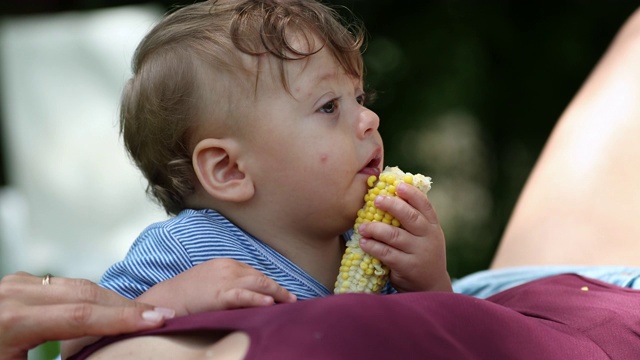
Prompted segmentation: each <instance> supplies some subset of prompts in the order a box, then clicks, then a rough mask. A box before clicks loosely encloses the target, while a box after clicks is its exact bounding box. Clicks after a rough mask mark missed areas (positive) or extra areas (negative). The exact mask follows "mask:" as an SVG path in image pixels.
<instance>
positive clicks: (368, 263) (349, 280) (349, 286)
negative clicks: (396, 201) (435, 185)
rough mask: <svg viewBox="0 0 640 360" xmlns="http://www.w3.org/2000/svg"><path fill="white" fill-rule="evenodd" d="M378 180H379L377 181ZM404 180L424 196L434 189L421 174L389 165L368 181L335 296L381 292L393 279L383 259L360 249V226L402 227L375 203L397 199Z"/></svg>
mask: <svg viewBox="0 0 640 360" xmlns="http://www.w3.org/2000/svg"><path fill="white" fill-rule="evenodd" d="M376 180H378V181H377V182H376ZM400 181H404V182H405V183H408V184H411V185H413V186H415V187H417V188H418V189H420V191H422V192H423V193H425V194H426V193H427V191H429V190H430V189H431V178H430V177H428V176H424V175H421V174H416V175H413V174H411V173H405V172H403V171H402V170H400V169H399V168H398V167H389V166H387V167H386V168H385V169H384V170H383V171H382V173H380V176H379V178H376V176H371V177H369V179H368V180H367V183H368V185H369V191H368V192H367V194H366V195H365V196H364V201H365V205H364V207H363V208H362V209H360V210H358V218H357V219H356V222H355V224H354V230H355V231H354V232H353V234H352V235H351V238H350V239H349V241H347V249H346V250H345V252H344V255H343V256H342V262H341V265H340V273H339V274H338V279H337V280H336V284H335V289H334V293H336V294H340V293H348V292H365V293H379V292H380V291H381V290H382V288H383V287H384V285H385V284H386V283H387V280H388V279H389V268H388V267H387V266H386V265H384V264H383V263H381V262H380V260H378V259H376V258H374V257H373V256H371V255H369V254H367V253H365V252H364V251H363V250H362V249H361V248H360V238H361V237H362V236H361V235H360V234H359V233H358V227H359V226H360V224H362V223H365V222H375V221H380V222H384V223H386V224H391V225H393V226H400V223H399V222H398V220H396V219H395V218H394V217H393V216H392V215H391V214H389V213H387V212H385V211H382V210H380V209H378V208H377V207H376V206H375V205H374V200H375V198H376V196H378V195H387V196H396V187H397V186H398V184H399V182H400Z"/></svg>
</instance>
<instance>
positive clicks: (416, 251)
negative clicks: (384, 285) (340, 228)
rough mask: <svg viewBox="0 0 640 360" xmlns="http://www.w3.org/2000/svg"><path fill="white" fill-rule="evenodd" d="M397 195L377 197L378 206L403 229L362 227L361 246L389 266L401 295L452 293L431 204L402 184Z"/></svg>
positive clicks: (375, 224) (375, 225) (377, 225)
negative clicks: (428, 292)
mask: <svg viewBox="0 0 640 360" xmlns="http://www.w3.org/2000/svg"><path fill="white" fill-rule="evenodd" d="M396 194H397V195H398V197H388V196H378V197H376V199H375V205H376V207H378V208H379V209H380V210H383V211H387V212H389V213H390V214H391V215H393V216H394V217H395V218H396V219H397V220H398V221H399V222H400V223H401V224H402V227H395V226H391V225H388V224H385V223H382V222H371V223H365V224H362V225H360V228H359V230H358V231H359V232H360V234H361V235H362V237H363V238H362V240H361V241H360V246H361V247H362V249H363V250H364V251H365V252H367V253H369V254H371V255H372V256H374V257H376V258H378V259H380V261H382V262H383V263H385V264H386V265H387V266H389V268H390V269H391V274H390V279H391V283H392V284H393V286H394V287H395V288H396V289H397V290H398V291H400V292H404V291H452V289H451V279H450V277H449V274H448V272H447V261H446V246H445V238H444V234H443V232H442V228H441V227H440V223H439V221H438V217H437V215H436V212H435V209H434V208H433V206H432V205H431V202H430V201H429V199H428V198H427V196H426V195H425V194H424V193H422V192H421V191H420V190H418V189H417V188H415V187H413V186H411V185H409V184H404V183H401V184H399V185H398V188H397V189H396Z"/></svg>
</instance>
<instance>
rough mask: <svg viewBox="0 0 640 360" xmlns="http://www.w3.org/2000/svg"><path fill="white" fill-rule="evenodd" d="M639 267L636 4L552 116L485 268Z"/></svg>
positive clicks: (639, 40) (639, 22) (639, 28)
mask: <svg viewBox="0 0 640 360" xmlns="http://www.w3.org/2000/svg"><path fill="white" fill-rule="evenodd" d="M544 264H585V265H607V264H618V265H632V266H640V9H639V10H637V11H635V13H634V14H633V15H632V16H631V17H630V18H629V20H628V21H627V22H626V23H625V24H624V25H623V27H622V28H621V30H620V31H619V33H618V34H617V35H616V38H615V39H614V41H613V42H612V44H611V46H610V47H609V49H608V50H607V52H606V53H605V55H604V56H603V58H602V59H601V60H600V62H599V64H598V65H597V66H596V68H595V69H594V71H593V72H592V74H591V75H590V76H589V78H588V79H587V81H586V82H585V84H584V85H583V87H582V88H581V89H580V91H579V92H578V93H577V95H576V96H575V98H574V99H573V100H572V101H571V103H570V104H569V106H568V108H567V109H566V110H565V112H564V113H563V114H562V116H561V117H560V119H559V121H558V123H557V125H556V127H555V128H554V130H553V132H552V134H551V136H550V138H549V141H548V143H547V144H546V145H545V148H544V150H543V152H542V154H541V157H540V158H539V160H538V162H537V164H536V166H535V167H534V169H533V172H532V173H531V176H530V177H529V179H528V181H527V183H526V185H525V187H524V189H523V192H522V194H521V195H520V198H519V199H518V202H517V204H516V207H515V210H514V212H513V214H512V217H511V219H510V220H509V223H508V225H507V228H506V231H505V233H504V235H503V238H502V240H501V242H500V246H499V248H498V251H497V253H496V256H495V258H494V260H493V263H492V264H491V267H492V268H502V267H510V266H519V265H544Z"/></svg>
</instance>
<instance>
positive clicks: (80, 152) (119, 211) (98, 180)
mask: <svg viewBox="0 0 640 360" xmlns="http://www.w3.org/2000/svg"><path fill="white" fill-rule="evenodd" d="M161 14H162V9H161V8H159V7H155V6H127V7H120V8H109V9H103V10H95V11H87V12H69V13H56V14H47V15H37V16H31V17H16V18H5V19H3V21H2V22H1V23H0V66H1V67H0V79H1V80H2V89H1V91H0V94H1V95H2V105H1V108H2V110H3V114H2V117H1V119H2V121H3V124H2V125H3V133H4V135H5V137H4V139H3V142H4V149H6V150H7V158H6V162H7V171H8V174H7V178H8V182H9V187H10V189H11V190H10V192H9V193H8V194H9V195H8V198H5V201H3V204H2V206H3V207H4V208H3V211H4V212H5V213H6V212H7V211H8V212H9V213H11V208H14V207H15V208H16V209H15V210H16V214H14V215H15V216H14V217H13V220H12V219H11V216H9V217H8V218H7V217H2V218H0V228H1V229H2V230H1V231H0V236H1V238H0V241H2V242H3V243H4V244H5V245H4V246H3V251H2V253H0V255H1V256H2V258H1V259H0V260H1V262H0V275H4V274H6V273H11V272H15V271H17V270H24V271H29V272H33V273H38V274H42V273H46V272H51V273H53V274H55V275H60V276H72V277H83V278H89V279H91V280H94V281H95V280H98V279H99V276H100V275H101V274H102V273H103V272H104V270H105V269H106V268H107V267H108V266H109V265H110V264H111V263H113V262H115V261H117V260H119V259H121V258H122V257H123V256H124V255H125V252H126V250H127V249H128V247H129V245H130V244H131V242H133V240H134V239H135V237H136V236H137V235H138V233H139V232H140V231H141V230H142V229H143V228H144V227H145V226H147V225H148V224H150V223H151V222H154V221H159V220H163V219H165V218H166V215H165V214H164V212H163V211H162V209H161V208H159V207H158V206H157V205H155V204H154V203H152V202H151V201H150V200H149V199H148V198H147V197H146V195H145V193H144V187H145V184H146V183H145V181H144V179H143V178H142V176H141V175H140V173H139V172H138V170H137V169H136V168H135V167H134V166H133V165H132V163H131V162H130V160H129V159H128V157H127V155H126V153H125V151H124V146H123V144H122V142H121V140H120V137H119V132H118V110H119V101H120V93H121V89H122V87H123V85H124V82H125V81H126V80H127V79H128V78H129V77H130V74H131V70H130V63H131V57H132V55H133V52H134V50H135V47H136V46H137V45H138V43H139V42H140V40H141V39H142V37H143V36H144V34H146V32H147V31H149V29H150V28H151V26H152V25H153V24H154V23H155V22H156V21H157V20H158V19H159V18H160V16H161ZM7 199H8V201H6V200H7ZM16 199H21V200H16ZM7 207H8V209H7ZM21 214H22V215H21ZM25 216H26V218H24V217H25ZM16 219H18V220H16ZM18 241H19V244H20V245H19V246H18V245H16V242H18Z"/></svg>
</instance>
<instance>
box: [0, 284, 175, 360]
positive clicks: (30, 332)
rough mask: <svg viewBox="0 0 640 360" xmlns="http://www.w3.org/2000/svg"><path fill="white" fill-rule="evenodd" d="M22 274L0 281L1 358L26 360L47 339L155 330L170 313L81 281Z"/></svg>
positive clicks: (3, 359) (171, 312) (171, 315)
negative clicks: (31, 350) (29, 352)
mask: <svg viewBox="0 0 640 360" xmlns="http://www.w3.org/2000/svg"><path fill="white" fill-rule="evenodd" d="M46 280H47V281H45V278H42V277H38V276H34V275H31V274H28V273H24V272H18V273H15V274H12V275H7V276H5V277H4V278H2V280H0V359H2V360H5V359H6V360H9V359H11V360H13V359H26V358H27V352H28V351H29V350H30V349H32V348H34V347H36V346H38V345H40V344H42V343H44V342H46V341H50V340H64V339H71V338H75V337H80V336H87V335H93V336H104V335H115V334H120V333H126V332H134V331H138V330H144V329H149V328H155V327H159V326H160V325H162V324H163V323H164V320H165V319H166V318H170V317H173V311H172V310H169V309H164V308H156V307H154V306H152V305H147V304H142V303H139V302H136V301H132V300H128V299H126V298H124V297H121V296H120V295H118V294H116V293H114V292H112V291H110V290H106V289H103V288H101V287H99V286H98V285H96V284H94V283H92V282H90V281H88V280H84V279H68V278H62V277H51V278H47V279H46Z"/></svg>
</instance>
